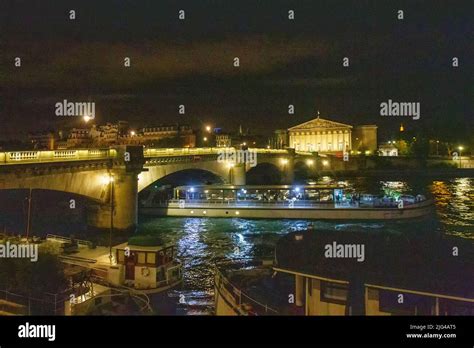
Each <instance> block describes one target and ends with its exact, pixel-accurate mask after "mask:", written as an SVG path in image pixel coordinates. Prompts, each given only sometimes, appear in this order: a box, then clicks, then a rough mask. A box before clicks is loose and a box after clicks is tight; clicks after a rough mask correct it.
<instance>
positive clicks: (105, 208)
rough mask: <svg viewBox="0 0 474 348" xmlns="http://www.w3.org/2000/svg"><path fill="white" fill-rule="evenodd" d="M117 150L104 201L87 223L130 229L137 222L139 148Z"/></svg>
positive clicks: (141, 151)
mask: <svg viewBox="0 0 474 348" xmlns="http://www.w3.org/2000/svg"><path fill="white" fill-rule="evenodd" d="M117 152H118V156H119V158H120V161H118V162H115V163H114V166H113V167H112V168H111V170H110V172H109V175H108V178H107V179H108V183H107V197H108V199H107V202H106V203H105V204H103V205H100V206H99V207H98V208H97V210H96V211H95V214H94V215H93V216H91V218H90V220H89V224H90V225H92V226H94V227H97V228H104V229H105V228H113V229H114V230H130V229H135V228H136V226H137V224H138V174H139V173H140V172H141V171H143V164H144V160H143V148H142V147H141V146H127V147H118V148H117ZM122 158H124V159H125V160H122Z"/></svg>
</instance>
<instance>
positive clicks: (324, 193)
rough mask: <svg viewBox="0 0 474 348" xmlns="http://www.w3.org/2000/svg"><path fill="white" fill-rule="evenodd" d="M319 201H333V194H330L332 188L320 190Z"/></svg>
mask: <svg viewBox="0 0 474 348" xmlns="http://www.w3.org/2000/svg"><path fill="white" fill-rule="evenodd" d="M319 194H320V201H321V202H332V201H333V195H332V190H320V191H319Z"/></svg>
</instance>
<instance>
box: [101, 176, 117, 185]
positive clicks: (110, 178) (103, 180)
mask: <svg viewBox="0 0 474 348" xmlns="http://www.w3.org/2000/svg"><path fill="white" fill-rule="evenodd" d="M100 182H101V183H102V185H107V184H110V183H111V182H114V177H113V176H112V175H104V176H102V177H101V178H100Z"/></svg>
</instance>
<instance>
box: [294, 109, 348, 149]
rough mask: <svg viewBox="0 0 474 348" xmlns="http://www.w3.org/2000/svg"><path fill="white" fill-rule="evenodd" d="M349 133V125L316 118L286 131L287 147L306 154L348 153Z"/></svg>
mask: <svg viewBox="0 0 474 348" xmlns="http://www.w3.org/2000/svg"><path fill="white" fill-rule="evenodd" d="M351 133H352V126H350V125H347V124H343V123H339V122H334V121H329V120H325V119H322V118H319V117H317V118H315V119H313V120H311V121H308V122H305V123H302V124H299V125H297V126H294V127H292V128H290V129H288V134H289V146H290V147H292V148H294V149H295V150H297V151H308V152H340V151H350V150H351V149H352V141H351Z"/></svg>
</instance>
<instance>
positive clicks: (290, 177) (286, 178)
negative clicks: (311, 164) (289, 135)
mask: <svg viewBox="0 0 474 348" xmlns="http://www.w3.org/2000/svg"><path fill="white" fill-rule="evenodd" d="M282 174H283V175H282V178H281V180H282V184H285V185H291V184H293V181H294V180H295V159H294V156H290V157H288V158H287V159H286V161H285V164H284V166H283V168H282Z"/></svg>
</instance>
